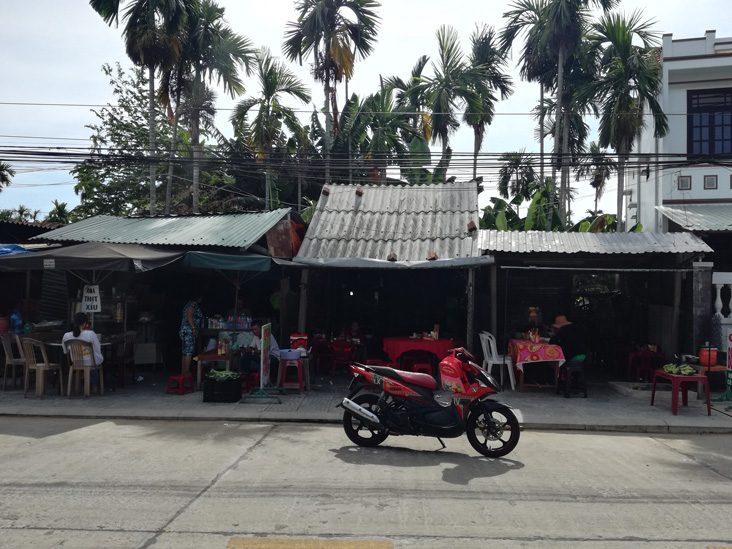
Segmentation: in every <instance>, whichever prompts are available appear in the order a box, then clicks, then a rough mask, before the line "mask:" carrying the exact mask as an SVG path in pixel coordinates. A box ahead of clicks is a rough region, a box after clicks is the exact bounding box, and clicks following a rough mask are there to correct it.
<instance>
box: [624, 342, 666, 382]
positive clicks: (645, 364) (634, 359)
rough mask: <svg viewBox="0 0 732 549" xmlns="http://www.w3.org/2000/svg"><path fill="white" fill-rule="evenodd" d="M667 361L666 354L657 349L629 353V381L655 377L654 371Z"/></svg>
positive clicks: (647, 379)
mask: <svg viewBox="0 0 732 549" xmlns="http://www.w3.org/2000/svg"><path fill="white" fill-rule="evenodd" d="M665 363H666V355H664V354H663V353H658V352H656V351H648V350H643V351H636V352H633V353H630V354H629V355H628V367H627V372H626V374H627V377H628V381H638V380H640V379H641V378H642V379H643V380H645V381H651V380H652V379H653V371H654V370H656V369H657V368H661V367H663V365H664V364H665Z"/></svg>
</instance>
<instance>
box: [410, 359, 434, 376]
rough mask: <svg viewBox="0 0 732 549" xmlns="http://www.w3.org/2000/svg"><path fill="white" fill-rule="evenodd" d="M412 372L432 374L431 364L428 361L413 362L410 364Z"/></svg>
mask: <svg viewBox="0 0 732 549" xmlns="http://www.w3.org/2000/svg"><path fill="white" fill-rule="evenodd" d="M412 372H414V373H415V374H417V373H423V374H429V375H432V364H430V363H429V362H415V363H414V364H412Z"/></svg>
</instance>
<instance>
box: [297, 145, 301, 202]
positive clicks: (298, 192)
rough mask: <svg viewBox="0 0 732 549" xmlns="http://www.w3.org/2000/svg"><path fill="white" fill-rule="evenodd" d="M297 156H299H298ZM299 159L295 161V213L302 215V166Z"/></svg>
mask: <svg viewBox="0 0 732 549" xmlns="http://www.w3.org/2000/svg"><path fill="white" fill-rule="evenodd" d="M298 156H299V155H298ZM300 163H301V159H300V158H298V159H297V213H302V166H301V164H300Z"/></svg>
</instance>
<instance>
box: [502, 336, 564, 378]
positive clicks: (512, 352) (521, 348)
mask: <svg viewBox="0 0 732 549" xmlns="http://www.w3.org/2000/svg"><path fill="white" fill-rule="evenodd" d="M508 356H510V357H511V360H513V363H514V364H515V365H516V368H517V369H518V371H519V386H520V387H556V382H557V377H558V374H559V367H560V366H561V365H562V364H564V362H565V358H564V353H563V352H562V348H561V347H560V346H559V345H552V344H551V343H545V342H539V343H534V342H533V341H529V340H527V339H509V340H508ZM539 362H552V363H553V364H554V383H553V384H551V385H547V384H528V383H525V382H524V376H525V371H524V366H525V365H526V364H534V363H539Z"/></svg>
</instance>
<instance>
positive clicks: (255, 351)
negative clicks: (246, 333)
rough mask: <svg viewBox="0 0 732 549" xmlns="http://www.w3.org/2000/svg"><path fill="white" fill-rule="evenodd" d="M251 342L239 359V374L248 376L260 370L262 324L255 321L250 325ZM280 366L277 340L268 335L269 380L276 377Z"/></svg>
mask: <svg viewBox="0 0 732 549" xmlns="http://www.w3.org/2000/svg"><path fill="white" fill-rule="evenodd" d="M252 334H253V337H252V342H251V343H250V346H249V347H247V348H246V349H244V354H243V355H242V357H241V373H242V374H250V373H253V372H259V369H260V356H261V354H262V323H261V322H259V321H255V322H253V323H252ZM279 366H280V346H279V345H277V340H276V339H275V338H274V336H273V335H271V334H270V349H269V376H270V378H273V377H274V378H276V377H277V371H278V369H279Z"/></svg>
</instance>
